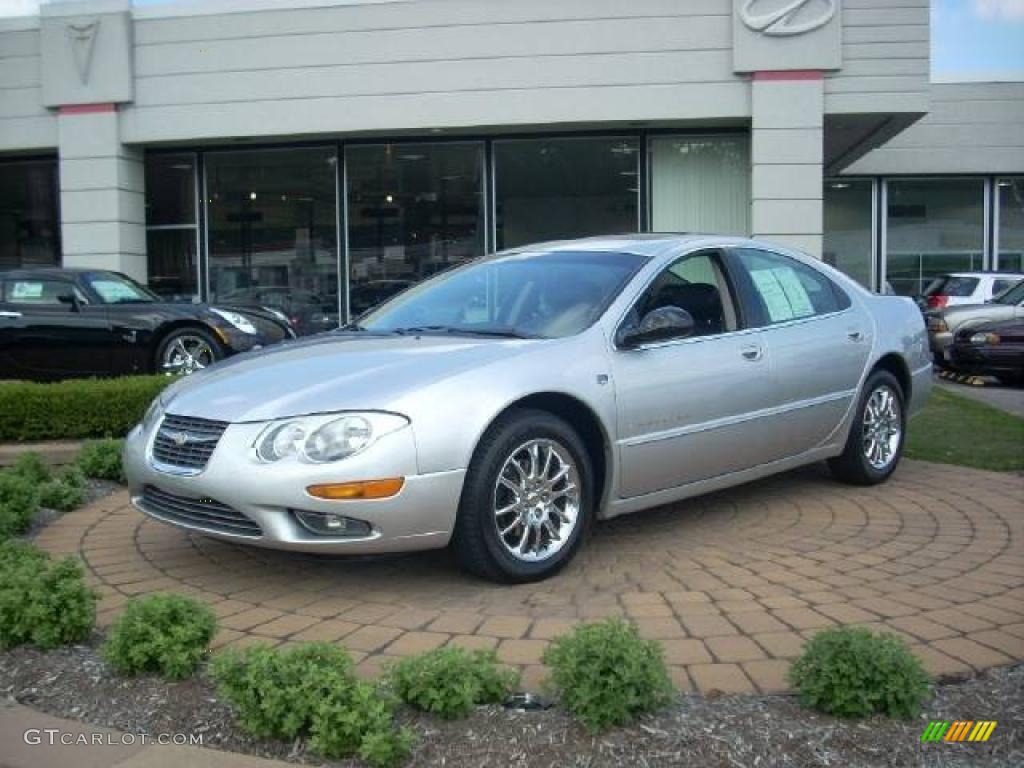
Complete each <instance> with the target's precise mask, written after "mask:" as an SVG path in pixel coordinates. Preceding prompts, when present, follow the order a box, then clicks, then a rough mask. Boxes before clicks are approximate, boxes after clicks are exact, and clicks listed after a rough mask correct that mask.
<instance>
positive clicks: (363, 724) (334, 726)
mask: <svg viewBox="0 0 1024 768" xmlns="http://www.w3.org/2000/svg"><path fill="white" fill-rule="evenodd" d="M211 673H212V675H213V678H214V680H215V681H216V682H217V686H218V689H219V690H220V692H221V695H223V696H224V697H225V698H226V699H227V700H228V701H229V702H231V704H232V705H233V706H234V708H235V710H236V715H237V717H238V721H239V724H240V725H241V726H242V727H243V728H245V729H246V730H247V731H249V732H251V733H253V734H254V735H256V736H259V737H263V738H278V739H287V740H291V739H294V738H295V737H296V736H298V735H300V734H303V733H307V734H309V735H310V746H311V747H312V748H313V749H314V750H316V751H318V752H320V753H321V754H322V755H324V757H345V756H349V755H352V754H357V753H358V754H359V755H360V756H361V757H362V758H363V759H364V760H366V761H367V762H370V763H372V764H374V765H379V766H390V765H395V764H397V763H398V762H400V761H401V760H402V759H403V758H404V757H405V755H407V754H408V752H409V749H410V748H411V743H412V734H411V733H409V732H408V731H405V730H396V729H395V726H394V722H393V715H394V706H395V705H394V702H393V700H391V699H389V698H387V697H386V696H384V695H383V694H382V693H381V692H380V691H379V690H378V689H376V688H375V687H374V686H372V685H370V684H368V683H363V682H360V681H358V680H357V679H356V677H355V674H354V672H353V667H352V659H351V657H350V656H349V655H348V652H347V651H345V650H344V649H343V648H339V647H337V646H334V645H330V644H329V643H304V644H302V645H298V646H295V647H294V648H290V649H285V650H277V649H274V648H270V647H268V646H265V645H253V646H250V647H248V648H245V649H243V650H240V651H239V650H234V649H228V650H226V651H224V652H222V653H220V654H218V655H217V656H216V657H215V658H214V661H213V664H212V666H211Z"/></svg>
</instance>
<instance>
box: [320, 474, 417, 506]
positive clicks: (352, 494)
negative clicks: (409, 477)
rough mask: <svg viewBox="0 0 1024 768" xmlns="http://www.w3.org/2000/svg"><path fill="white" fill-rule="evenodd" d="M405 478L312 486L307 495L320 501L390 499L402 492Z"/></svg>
mask: <svg viewBox="0 0 1024 768" xmlns="http://www.w3.org/2000/svg"><path fill="white" fill-rule="evenodd" d="M404 484H405V478H402V477H392V478H388V479H387V480H361V481H359V482H356V483H327V484H326V485H311V486H309V487H308V488H307V489H306V493H308V494H309V495H310V496H315V497H316V498H318V499H329V500H331V501H345V500H350V499H351V500H355V499H388V498H391V497H392V496H394V495H395V494H396V493H398V492H399V491H400V490H402V486H403V485H404Z"/></svg>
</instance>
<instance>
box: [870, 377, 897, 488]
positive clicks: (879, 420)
mask: <svg viewBox="0 0 1024 768" xmlns="http://www.w3.org/2000/svg"><path fill="white" fill-rule="evenodd" d="M900 409H901V406H900V401H899V398H898V397H897V396H896V393H895V392H894V391H893V390H892V388H890V387H889V386H886V385H883V386H880V387H877V388H876V389H875V390H874V391H873V392H872V393H871V396H870V397H869V398H868V402H867V404H866V405H865V406H864V419H863V423H862V435H863V445H864V458H866V459H867V460H868V464H870V465H871V466H872V467H873V468H874V469H877V470H883V469H885V468H886V467H888V466H889V465H890V464H892V462H893V460H895V458H896V454H897V452H898V451H899V447H900V438H901V436H902V433H903V420H902V414H901V413H900Z"/></svg>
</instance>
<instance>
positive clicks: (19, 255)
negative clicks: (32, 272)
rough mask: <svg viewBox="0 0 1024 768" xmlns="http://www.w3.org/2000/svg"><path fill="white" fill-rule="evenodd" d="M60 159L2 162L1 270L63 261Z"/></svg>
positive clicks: (0, 172) (0, 174)
mask: <svg viewBox="0 0 1024 768" xmlns="http://www.w3.org/2000/svg"><path fill="white" fill-rule="evenodd" d="M57 198H58V196H57V160H56V159H55V158H48V159H45V160H20V161H15V162H4V163H0V269H9V268H12V267H27V266H36V265H55V264H59V263H60V221H59V217H58V215H57Z"/></svg>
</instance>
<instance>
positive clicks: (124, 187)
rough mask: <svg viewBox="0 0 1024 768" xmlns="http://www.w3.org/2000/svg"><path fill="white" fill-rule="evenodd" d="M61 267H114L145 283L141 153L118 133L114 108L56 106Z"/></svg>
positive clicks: (89, 105)
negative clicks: (61, 243) (126, 144)
mask: <svg viewBox="0 0 1024 768" xmlns="http://www.w3.org/2000/svg"><path fill="white" fill-rule="evenodd" d="M57 122H58V136H59V150H58V151H59V157H60V218H61V227H62V230H63V238H62V242H63V251H64V266H67V267H93V268H96V269H113V270H117V271H118V272H124V273H125V274H127V275H129V276H131V277H133V278H135V279H136V280H139V281H141V282H143V283H144V282H145V281H146V210H145V194H144V184H145V174H144V167H143V158H142V151H141V150H140V149H137V148H133V147H126V146H125V145H123V144H122V143H121V140H120V137H119V135H118V120H117V108H116V106H115V105H114V104H88V105H81V106H64V107H60V111H59V114H58V118H57Z"/></svg>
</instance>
